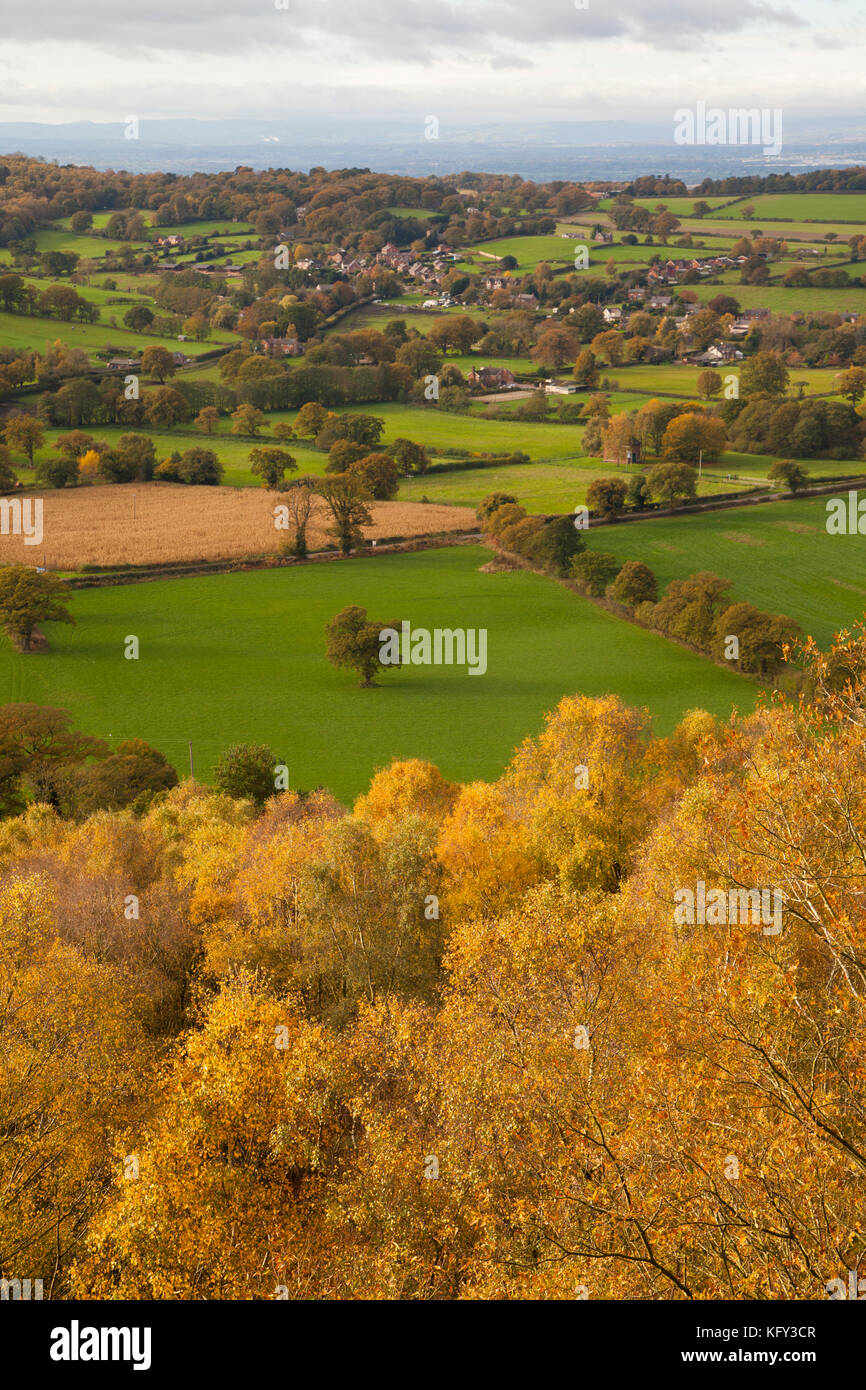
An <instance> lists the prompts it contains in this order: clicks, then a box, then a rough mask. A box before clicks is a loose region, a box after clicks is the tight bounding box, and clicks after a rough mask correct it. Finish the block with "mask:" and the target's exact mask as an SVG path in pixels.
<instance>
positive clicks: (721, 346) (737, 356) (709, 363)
mask: <svg viewBox="0 0 866 1390" xmlns="http://www.w3.org/2000/svg"><path fill="white" fill-rule="evenodd" d="M686 360H687V361H689V362H692V363H694V365H695V366H696V367H718V366H719V365H720V363H722V362H742V360H743V354H742V353H741V352H740V349H739V348H736V347H734V345H733V343H713V345H712V347H708V348H707V350H706V352H699V353H697V354H696V355H695V356H694V357H689V358H687V359H686Z"/></svg>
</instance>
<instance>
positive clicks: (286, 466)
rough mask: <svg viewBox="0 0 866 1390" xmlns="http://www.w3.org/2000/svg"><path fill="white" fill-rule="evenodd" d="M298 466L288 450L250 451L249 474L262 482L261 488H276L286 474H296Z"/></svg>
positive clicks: (263, 449)
mask: <svg viewBox="0 0 866 1390" xmlns="http://www.w3.org/2000/svg"><path fill="white" fill-rule="evenodd" d="M297 471H298V465H297V463H296V462H295V460H294V458H293V456H292V455H291V454H290V453H289V451H288V449H274V448H258V449H251V450H250V472H251V473H255V474H256V475H257V476H258V477H260V478H261V480H262V487H269V488H276V487H279V485H280V483H281V482H282V481H283V478H284V477H285V476H286V474H287V473H296V472H297Z"/></svg>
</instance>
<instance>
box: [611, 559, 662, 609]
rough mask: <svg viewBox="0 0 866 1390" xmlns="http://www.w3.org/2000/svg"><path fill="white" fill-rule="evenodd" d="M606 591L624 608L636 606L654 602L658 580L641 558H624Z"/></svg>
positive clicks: (656, 595)
mask: <svg viewBox="0 0 866 1390" xmlns="http://www.w3.org/2000/svg"><path fill="white" fill-rule="evenodd" d="M608 592H609V594H610V596H611V598H613V599H616V601H617V603H621V604H623V605H624V606H625V607H626V608H638V607H639V606H640V605H641V604H642V603H655V601H656V598H657V597H658V581H657V579H656V577H655V575H654V574H653V572H652V570H651V569H650V567H649V565H645V564H644V562H643V561H642V560H626V562H625V564H624V565H623V567H622V569H621V570H620V571H619V573H618V575H617V576H616V578H615V579H614V581H613V583H612V584H611V585H610V588H609V590H608Z"/></svg>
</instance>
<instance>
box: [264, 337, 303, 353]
mask: <svg viewBox="0 0 866 1390" xmlns="http://www.w3.org/2000/svg"><path fill="white" fill-rule="evenodd" d="M259 347H260V348H261V349H262V352H266V353H268V355H269V356H271V357H303V355H304V349H303V347H302V345H301V342H300V339H298V338H260V339H259Z"/></svg>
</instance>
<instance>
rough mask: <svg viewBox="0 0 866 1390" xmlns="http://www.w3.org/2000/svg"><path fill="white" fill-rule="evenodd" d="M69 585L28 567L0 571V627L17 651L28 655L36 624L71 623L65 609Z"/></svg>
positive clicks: (73, 620) (68, 613)
mask: <svg viewBox="0 0 866 1390" xmlns="http://www.w3.org/2000/svg"><path fill="white" fill-rule="evenodd" d="M69 592H70V590H69V587H68V585H66V584H64V583H63V581H62V580H61V579H57V578H56V577H55V576H54V575H53V574H41V573H40V572H39V571H38V570H35V569H31V568H30V567H29V566H28V565H8V566H7V567H6V568H4V569H0V624H2V625H3V627H4V629H5V631H6V633H7V635H8V636H9V637H10V638H11V639H12V641H13V642H14V643H15V645H16V646H17V647H18V650H19V651H22V652H29V651H30V650H31V649H32V647H31V644H32V641H33V634H34V632H35V630H36V626H37V624H38V623H71V624H73V625H74V623H75V619H74V618H73V616H72V614H71V613H70V612H69V609H68V608H67V607H66V606H65V603H64V601H63V600H64V599H65V598H66V597H67V596H68V594H69Z"/></svg>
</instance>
